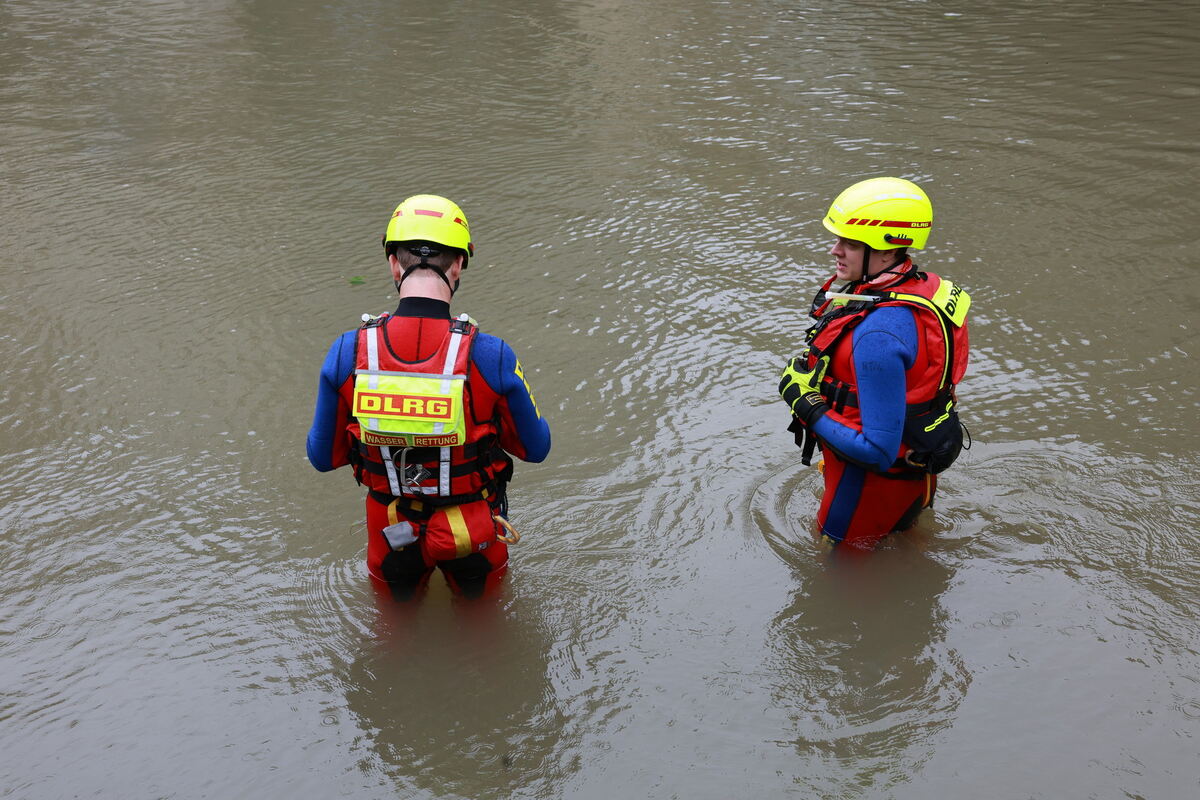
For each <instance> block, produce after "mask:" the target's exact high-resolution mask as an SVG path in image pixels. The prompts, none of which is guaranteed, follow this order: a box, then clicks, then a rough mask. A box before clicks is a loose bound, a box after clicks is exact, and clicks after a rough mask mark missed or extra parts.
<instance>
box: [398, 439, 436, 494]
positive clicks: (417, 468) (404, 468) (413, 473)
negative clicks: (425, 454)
mask: <svg viewBox="0 0 1200 800" xmlns="http://www.w3.org/2000/svg"><path fill="white" fill-rule="evenodd" d="M411 449H412V448H411V447H402V448H400V455H399V459H400V463H399V464H397V466H398V467H399V468H400V483H401V484H403V485H404V486H405V487H407V488H409V489H420V488H421V482H422V481H426V480H429V476H430V475H431V474H432V473H430V471H429V470H427V469H425V465H424V464H409V463H408V451H409V450H411Z"/></svg>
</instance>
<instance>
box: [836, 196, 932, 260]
mask: <svg viewBox="0 0 1200 800" xmlns="http://www.w3.org/2000/svg"><path fill="white" fill-rule="evenodd" d="M822 223H823V224H824V225H825V227H826V229H828V230H829V231H830V232H831V233H833V234H834V235H835V236H837V237H838V238H837V241H836V242H835V243H834V245H833V247H832V248H831V249H830V251H829V253H830V255H832V256H833V257H834V258H835V259H837V277H838V279H839V280H845V281H851V282H853V281H860V280H869V279H871V278H873V277H875V276H877V275H880V274H882V273H884V272H888V271H889V270H891V269H893V268H895V267H897V266H899V265H900V264H903V263H904V262H905V260H906V259H907V258H908V248H910V247H915V248H918V249H919V248H922V247H924V246H925V242H926V240H927V239H928V238H929V231H930V229H931V228H932V226H933V205H932V204H931V203H930V202H929V198H928V197H927V196H926V195H925V192H924V191H922V190H921V187H920V186H917V185H916V184H915V183H913V182H912V181H906V180H904V179H903V178H870V179H868V180H865V181H859V182H858V183H856V184H854V185H853V186H851V187H849V188H848V189H846V190H845V191H844V192H842V193H841V194H839V195H838V196H837V198H836V199H835V200H834V201H833V204H832V205H831V206H830V207H829V211H828V213H826V215H825V219H823V220H822Z"/></svg>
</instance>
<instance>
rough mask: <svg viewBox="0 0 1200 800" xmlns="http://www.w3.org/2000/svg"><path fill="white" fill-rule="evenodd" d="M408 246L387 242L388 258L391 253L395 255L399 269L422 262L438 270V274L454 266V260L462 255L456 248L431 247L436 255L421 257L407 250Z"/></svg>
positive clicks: (406, 243) (407, 243)
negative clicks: (398, 262)
mask: <svg viewBox="0 0 1200 800" xmlns="http://www.w3.org/2000/svg"><path fill="white" fill-rule="evenodd" d="M409 244H411V243H409V242H405V243H403V244H401V243H400V242H388V255H389V256H390V255H392V254H393V253H394V254H395V255H396V258H398V259H399V260H400V268H401V269H408V268H409V267H414V266H416V265H417V264H420V263H421V262H422V261H424V262H425V263H426V264H428V265H429V266H431V267H433V268H435V269H437V270H439V271H440V272H445V271H446V270H448V269H450V267H451V266H452V265H453V264H454V259H456V258H458V257H459V256H460V255H461V254H462V251H461V250H459V249H458V248H454V247H443V246H440V245H431V247H432V248H433V249H435V250H437V254H436V255H429V256H421V255H418V254H416V253H414V252H412V250H409V249H408V247H407V246H406V245H409Z"/></svg>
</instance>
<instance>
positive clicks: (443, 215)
mask: <svg viewBox="0 0 1200 800" xmlns="http://www.w3.org/2000/svg"><path fill="white" fill-rule="evenodd" d="M398 242H433V243H434V244H440V245H443V246H445V247H453V248H454V249H456V250H461V251H462V252H463V267H466V265H467V260H468V259H469V258H470V257H471V256H473V255H475V245H474V244H472V243H471V228H470V226H469V225H468V224H467V215H466V214H464V213H463V211H462V209H461V208H459V207H458V206H457V205H456V204H455V203H453V202H451V201H450V200H447V199H446V198H444V197H439V196H438V195H436V194H416V195H413V196H412V197H409V198H408V199H406V200H405V201H404V202H402V203H401V204H400V205H398V206H396V210H395V211H393V212H392V218H391V220H389V221H388V226H387V232H386V233H384V234H383V246H384V248H385V249H387V248H388V246H389V245H391V244H393V243H398Z"/></svg>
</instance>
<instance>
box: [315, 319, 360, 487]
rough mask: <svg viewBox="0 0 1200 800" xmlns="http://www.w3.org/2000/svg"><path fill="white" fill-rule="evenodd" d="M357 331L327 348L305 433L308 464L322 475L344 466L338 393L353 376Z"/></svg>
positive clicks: (346, 333)
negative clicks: (315, 397)
mask: <svg viewBox="0 0 1200 800" xmlns="http://www.w3.org/2000/svg"><path fill="white" fill-rule="evenodd" d="M356 334H357V331H346V332H345V333H343V334H342V335H341V336H339V337H338V338H337V339H335V340H334V342H333V344H332V345H331V346H330V347H329V353H328V354H326V356H325V363H324V364H322V365H321V377H320V379H319V380H318V382H317V405H316V409H315V410H314V411H313V421H312V427H311V428H309V430H308V443H307V446H308V460H309V463H311V464H312V465H313V466H314V467H316V468H317V469H318V470H320V471H321V472H328V471H329V470H331V469H335V468H337V467H340V466H342V465H343V464H345V463H346V442H345V440H344V438H343V436H342V430H343V424H342V421H341V419H340V417H341V413H340V411H341V410H340V408H339V405H340V403H341V395H340V393H339V391H340V389H341V388H342V384H343V383H345V382H346V379H347V378H349V377H350V376H351V375H352V374H353V373H354V345H355V340H356Z"/></svg>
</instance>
